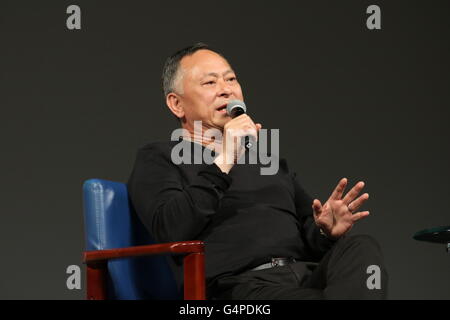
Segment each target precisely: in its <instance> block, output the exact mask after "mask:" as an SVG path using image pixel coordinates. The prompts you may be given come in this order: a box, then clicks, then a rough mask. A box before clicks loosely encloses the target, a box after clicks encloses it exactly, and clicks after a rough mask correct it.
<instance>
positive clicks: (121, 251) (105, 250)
mask: <svg viewBox="0 0 450 320" xmlns="http://www.w3.org/2000/svg"><path fill="white" fill-rule="evenodd" d="M83 198H84V220H85V235H86V251H85V252H84V257H83V262H84V263H86V265H87V298H88V299H163V300H169V299H182V298H183V290H179V289H178V288H177V285H176V282H175V279H174V278H173V274H172V271H171V269H170V266H169V264H168V260H167V255H168V254H182V255H185V257H184V298H185V299H204V298H205V276H204V255H203V250H204V246H203V243H202V242H201V241H183V242H173V243H167V244H154V241H153V239H152V238H151V236H150V235H149V233H148V232H147V230H146V229H145V227H144V226H143V225H142V224H141V222H140V220H139V218H138V217H137V215H136V213H135V212H134V210H133V208H132V206H131V204H130V202H129V199H128V192H127V187H126V185H125V184H123V183H119V182H112V181H107V180H101V179H90V180H87V181H85V183H84V185H83Z"/></svg>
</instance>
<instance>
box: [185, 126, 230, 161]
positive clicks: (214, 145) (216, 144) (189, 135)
mask: <svg viewBox="0 0 450 320" xmlns="http://www.w3.org/2000/svg"><path fill="white" fill-rule="evenodd" d="M184 129H186V130H184V134H183V139H184V140H188V141H192V142H195V143H199V144H201V145H203V146H205V147H207V148H209V149H212V150H214V152H215V153H216V154H220V153H222V135H220V137H217V136H210V135H204V134H203V133H204V132H205V131H206V130H208V129H210V128H205V127H203V126H202V127H201V130H199V128H198V127H196V128H195V130H194V129H192V128H184ZM220 131H222V130H220ZM222 132H223V131H222Z"/></svg>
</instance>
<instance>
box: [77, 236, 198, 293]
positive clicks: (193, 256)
mask: <svg viewBox="0 0 450 320" xmlns="http://www.w3.org/2000/svg"><path fill="white" fill-rule="evenodd" d="M167 253H169V254H186V257H184V259H183V264H184V267H183V268H184V299H186V300H205V298H206V290H205V257H204V243H203V242H202V241H180V242H170V243H163V244H152V245H145V246H135V247H128V248H118V249H106V250H95V251H85V252H84V253H83V263H85V264H86V265H87V298H88V299H101V300H103V299H106V297H107V294H106V282H107V281H106V275H107V272H108V271H107V270H108V269H107V262H108V260H111V259H119V258H131V257H138V256H147V255H156V254H167Z"/></svg>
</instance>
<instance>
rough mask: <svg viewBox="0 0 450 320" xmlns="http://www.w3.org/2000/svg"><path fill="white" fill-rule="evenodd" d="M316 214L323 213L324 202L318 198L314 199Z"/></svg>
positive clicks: (313, 206) (313, 205)
mask: <svg viewBox="0 0 450 320" xmlns="http://www.w3.org/2000/svg"><path fill="white" fill-rule="evenodd" d="M312 208H313V212H314V215H320V214H321V213H322V204H321V203H320V201H319V200H318V199H314V201H313V204H312Z"/></svg>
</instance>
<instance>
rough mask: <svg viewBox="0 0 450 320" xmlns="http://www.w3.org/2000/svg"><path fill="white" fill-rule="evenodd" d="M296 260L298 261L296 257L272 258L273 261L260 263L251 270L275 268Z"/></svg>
mask: <svg viewBox="0 0 450 320" xmlns="http://www.w3.org/2000/svg"><path fill="white" fill-rule="evenodd" d="M294 262H297V261H296V260H295V259H294V258H272V261H271V262H268V263H264V264H262V265H259V266H257V267H256V268H253V269H251V270H250V271H257V270H263V269H269V268H273V267H282V266H287V265H288V264H291V263H294Z"/></svg>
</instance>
